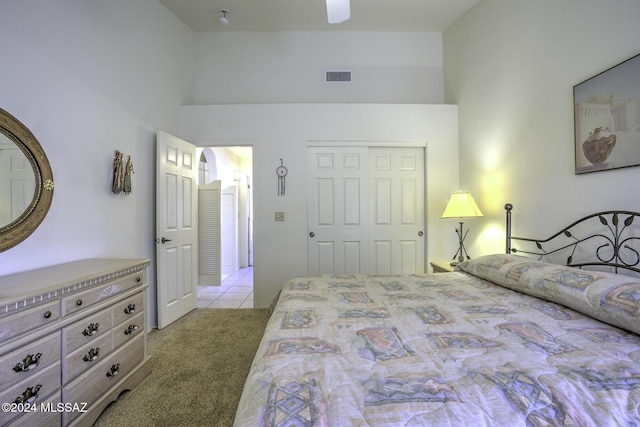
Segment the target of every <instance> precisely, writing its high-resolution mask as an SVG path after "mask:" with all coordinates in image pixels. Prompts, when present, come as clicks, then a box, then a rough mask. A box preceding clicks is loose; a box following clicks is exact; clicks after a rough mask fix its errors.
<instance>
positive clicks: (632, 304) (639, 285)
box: [456, 254, 640, 334]
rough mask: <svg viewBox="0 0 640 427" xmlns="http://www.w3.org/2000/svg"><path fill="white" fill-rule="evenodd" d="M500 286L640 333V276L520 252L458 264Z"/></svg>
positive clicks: (465, 269)
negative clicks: (598, 269) (593, 268)
mask: <svg viewBox="0 0 640 427" xmlns="http://www.w3.org/2000/svg"><path fill="white" fill-rule="evenodd" d="M456 270H458V271H464V272H466V273H469V274H471V275H473V276H476V277H479V278H481V279H485V280H488V281H491V282H493V283H496V284H498V285H501V286H504V287H507V288H510V289H513V290H515V291H518V292H522V293H525V294H528V295H532V296H535V297H538V298H541V299H545V300H547V301H551V302H556V303H558V304H562V305H564V306H566V307H570V308H572V309H574V310H576V311H579V312H581V313H584V314H586V315H588V316H591V317H593V318H594V319H598V320H601V321H603V322H606V323H609V324H612V325H615V326H619V327H621V328H624V329H627V330H629V331H633V332H635V333H638V334H640V279H638V278H635V277H630V276H624V275H621V274H613V273H606V272H599V271H598V272H596V271H588V270H581V269H579V268H575V267H567V266H562V265H555V264H549V263H546V262H542V261H538V260H535V259H532V258H527V257H523V256H518V255H509V254H496V255H487V256H484V257H480V258H477V259H474V260H470V261H466V262H464V263H462V264H459V265H458V266H457V267H456Z"/></svg>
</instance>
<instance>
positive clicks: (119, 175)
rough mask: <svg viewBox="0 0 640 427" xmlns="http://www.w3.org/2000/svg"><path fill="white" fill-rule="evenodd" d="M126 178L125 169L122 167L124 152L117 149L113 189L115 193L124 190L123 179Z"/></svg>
mask: <svg viewBox="0 0 640 427" xmlns="http://www.w3.org/2000/svg"><path fill="white" fill-rule="evenodd" d="M123 180H124V170H123V169H122V152H121V151H120V150H116V158H115V159H113V183H112V184H111V191H113V194H120V192H121V191H122V181H123Z"/></svg>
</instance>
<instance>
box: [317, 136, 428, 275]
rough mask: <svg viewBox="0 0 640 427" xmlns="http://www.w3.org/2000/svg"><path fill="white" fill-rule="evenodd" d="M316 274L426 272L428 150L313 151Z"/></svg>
mask: <svg viewBox="0 0 640 427" xmlns="http://www.w3.org/2000/svg"><path fill="white" fill-rule="evenodd" d="M308 173H309V177H308V227H309V231H308V232H309V236H308V239H307V241H308V257H309V260H308V270H309V274H322V273H350V274H354V273H365V274H408V273H422V272H424V257H425V253H424V248H425V242H424V239H425V238H424V226H425V218H424V150H423V149H422V148H386V147H376V148H373V147H372V148H367V147H353V148H346V147H310V148H309V149H308Z"/></svg>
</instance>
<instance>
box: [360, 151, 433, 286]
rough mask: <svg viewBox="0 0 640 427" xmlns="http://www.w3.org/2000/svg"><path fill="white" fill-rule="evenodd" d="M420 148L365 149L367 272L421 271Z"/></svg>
mask: <svg viewBox="0 0 640 427" xmlns="http://www.w3.org/2000/svg"><path fill="white" fill-rule="evenodd" d="M424 217H425V211H424V150H423V149H422V148H370V149H369V274H414V273H424V258H425V256H424V255H425V253H424V250H425V249H424V247H425V238H424V226H425V218H424Z"/></svg>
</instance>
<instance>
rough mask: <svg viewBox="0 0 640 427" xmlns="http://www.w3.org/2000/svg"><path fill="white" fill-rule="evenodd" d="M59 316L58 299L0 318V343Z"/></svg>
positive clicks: (53, 320) (52, 320)
mask: <svg viewBox="0 0 640 427" xmlns="http://www.w3.org/2000/svg"><path fill="white" fill-rule="evenodd" d="M59 318H60V306H59V303H58V301H53V302H49V303H47V304H42V305H39V306H37V307H34V308H30V309H28V310H24V311H21V312H19V313H15V314H13V315H9V316H6V317H3V318H2V319H0V343H1V342H3V341H7V340H9V339H11V338H14V337H17V336H18V335H23V334H25V333H27V332H29V331H30V330H32V329H34V328H37V327H41V326H44V325H46V324H49V323H53V322H55V321H56V320H58V319H59Z"/></svg>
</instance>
